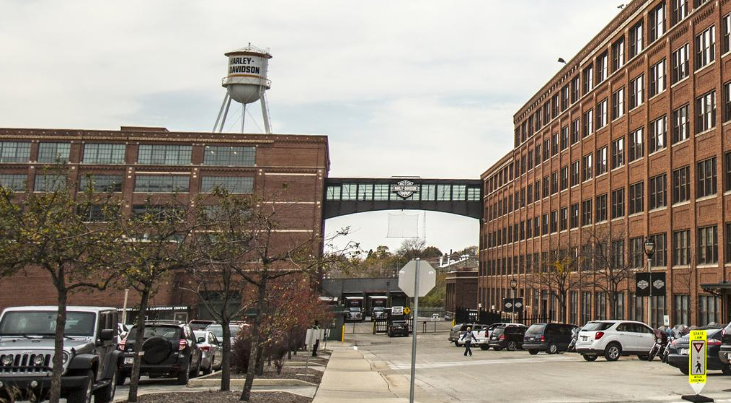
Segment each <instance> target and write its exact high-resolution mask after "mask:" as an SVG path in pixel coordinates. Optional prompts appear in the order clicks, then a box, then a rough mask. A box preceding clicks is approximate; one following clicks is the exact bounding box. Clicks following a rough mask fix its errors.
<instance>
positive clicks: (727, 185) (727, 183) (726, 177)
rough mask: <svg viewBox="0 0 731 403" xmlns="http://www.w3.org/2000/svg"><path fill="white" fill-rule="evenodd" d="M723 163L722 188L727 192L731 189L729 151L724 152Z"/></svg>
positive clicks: (730, 157)
mask: <svg viewBox="0 0 731 403" xmlns="http://www.w3.org/2000/svg"><path fill="white" fill-rule="evenodd" d="M724 159H725V164H726V166H725V167H724V172H723V182H724V189H725V190H726V191H727V192H728V191H729V190H731V153H726V155H725V156H724Z"/></svg>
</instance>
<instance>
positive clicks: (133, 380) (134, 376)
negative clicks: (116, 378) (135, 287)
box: [127, 284, 150, 403]
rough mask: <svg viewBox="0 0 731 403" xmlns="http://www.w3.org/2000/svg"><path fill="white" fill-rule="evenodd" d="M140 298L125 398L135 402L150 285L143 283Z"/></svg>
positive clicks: (131, 402) (132, 402)
mask: <svg viewBox="0 0 731 403" xmlns="http://www.w3.org/2000/svg"><path fill="white" fill-rule="evenodd" d="M141 297H142V298H141V299H140V313H139V315H137V324H136V325H135V326H136V330H137V331H136V332H135V348H134V363H133V364H132V373H131V374H130V376H129V395H128V397H127V400H128V401H129V402H130V403H136V402H137V388H138V386H139V384H140V365H141V364H142V343H143V341H144V340H143V339H144V337H145V313H146V312H147V303H148V301H149V299H150V287H149V286H148V284H145V288H144V291H142V295H141Z"/></svg>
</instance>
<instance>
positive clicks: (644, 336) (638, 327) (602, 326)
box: [576, 320, 655, 361]
mask: <svg viewBox="0 0 731 403" xmlns="http://www.w3.org/2000/svg"><path fill="white" fill-rule="evenodd" d="M654 344H655V333H654V331H653V330H652V328H650V327H649V326H647V325H646V324H644V323H642V322H635V321H629V320H600V321H592V322H589V323H587V324H586V325H585V326H584V327H583V328H582V329H581V331H579V338H578V340H577V341H576V352H577V353H579V354H581V355H582V357H584V359H585V360H587V361H595V360H596V359H597V357H599V356H600V355H603V356H604V358H606V359H607V361H616V360H618V359H619V357H620V356H623V355H624V356H627V355H636V356H638V357H639V358H640V359H647V358H648V357H649V354H650V350H651V349H652V346H653V345H654Z"/></svg>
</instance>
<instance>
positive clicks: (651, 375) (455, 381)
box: [346, 333, 731, 403]
mask: <svg viewBox="0 0 731 403" xmlns="http://www.w3.org/2000/svg"><path fill="white" fill-rule="evenodd" d="M447 336H448V335H447V333H436V334H434V333H431V334H424V335H421V336H420V337H419V340H418V352H417V366H416V380H417V385H418V386H419V387H420V388H421V389H423V390H424V391H426V392H428V393H430V394H431V395H433V397H434V398H436V400H438V401H443V402H465V403H471V402H546V403H548V402H648V401H662V402H674V401H682V400H681V395H684V394H692V393H693V391H692V389H691V388H690V385H689V384H688V377H687V376H685V375H683V374H681V373H680V371H679V370H678V369H676V368H674V367H671V366H669V365H667V364H663V363H661V362H659V361H657V360H655V361H652V362H646V361H639V360H637V359H636V358H634V357H632V358H630V357H621V358H620V359H619V361H617V362H606V361H605V360H604V359H603V358H599V359H598V360H597V361H595V362H586V361H584V360H583V358H581V356H579V355H577V354H571V353H565V354H558V355H547V354H545V353H540V354H538V355H536V356H531V355H529V354H528V352H527V351H514V352H509V351H499V352H497V351H493V350H489V351H482V350H480V349H479V348H476V349H473V352H474V355H473V356H472V357H464V356H463V355H462V354H463V352H464V349H463V348H458V347H455V346H454V344H450V343H449V342H448V341H447ZM346 341H352V342H354V343H356V344H357V346H358V349H359V350H360V351H363V352H367V353H370V354H368V358H369V359H371V360H374V361H382V362H383V363H385V365H383V368H385V369H384V370H382V371H381V372H382V373H383V374H384V375H385V376H390V375H394V374H402V375H404V376H406V377H408V376H409V373H410V364H411V338H410V337H409V338H406V337H398V338H389V337H387V336H384V335H372V334H358V333H356V334H350V335H348V336H347V337H346ZM371 354H372V355H371ZM702 394H703V395H706V396H710V397H714V398H716V401H717V402H722V401H729V402H731V376H724V375H722V374H721V372H720V371H710V372H709V375H708V383H707V384H706V386H705V388H704V389H703V392H702Z"/></svg>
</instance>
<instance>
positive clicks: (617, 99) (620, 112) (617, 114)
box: [612, 87, 624, 120]
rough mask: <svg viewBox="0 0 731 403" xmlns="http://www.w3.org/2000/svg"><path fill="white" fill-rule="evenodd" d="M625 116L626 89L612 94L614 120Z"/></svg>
mask: <svg viewBox="0 0 731 403" xmlns="http://www.w3.org/2000/svg"><path fill="white" fill-rule="evenodd" d="M622 116H624V87H622V88H620V89H618V90H617V91H616V92H614V93H613V94H612V120H614V119H619V118H621V117H622Z"/></svg>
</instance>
